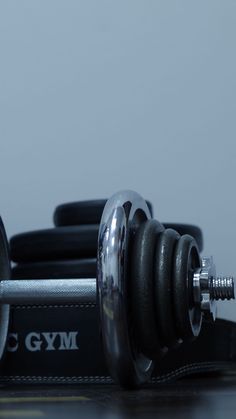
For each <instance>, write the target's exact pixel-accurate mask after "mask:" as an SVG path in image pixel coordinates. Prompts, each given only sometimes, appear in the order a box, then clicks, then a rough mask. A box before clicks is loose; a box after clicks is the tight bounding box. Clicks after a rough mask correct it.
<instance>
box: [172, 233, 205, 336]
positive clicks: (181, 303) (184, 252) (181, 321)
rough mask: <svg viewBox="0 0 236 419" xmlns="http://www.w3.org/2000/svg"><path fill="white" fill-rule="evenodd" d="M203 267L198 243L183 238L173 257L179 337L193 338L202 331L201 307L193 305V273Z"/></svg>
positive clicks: (189, 238) (185, 236) (176, 320)
mask: <svg viewBox="0 0 236 419" xmlns="http://www.w3.org/2000/svg"><path fill="white" fill-rule="evenodd" d="M200 267H201V261H200V257H199V253H198V248H197V244H196V241H195V240H194V238H193V237H191V236H188V235H187V234H186V235H184V236H181V237H180V239H179V240H178V242H177V244H176V246H175V252H174V257H173V278H172V289H173V302H174V305H173V309H174V313H175V322H176V329H177V332H178V337H179V338H181V339H184V338H188V339H189V338H190V339H191V338H193V337H195V336H198V334H199V332H200V329H201V321H202V314H201V309H200V306H199V307H198V306H196V304H194V303H193V301H192V300H193V289H192V286H193V272H194V270H195V269H197V268H200Z"/></svg>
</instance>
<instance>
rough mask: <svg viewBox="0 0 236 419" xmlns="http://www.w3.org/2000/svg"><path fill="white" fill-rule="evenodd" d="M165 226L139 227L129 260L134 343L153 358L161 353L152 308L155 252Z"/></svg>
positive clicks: (151, 222) (148, 223)
mask: <svg viewBox="0 0 236 419" xmlns="http://www.w3.org/2000/svg"><path fill="white" fill-rule="evenodd" d="M163 230H164V227H163V226H162V225H161V224H160V223H159V222H158V221H156V220H148V221H145V222H144V223H143V224H141V226H140V227H139V229H138V231H137V233H136V235H135V237H134V243H133V249H132V259H131V263H132V265H131V278H132V288H131V290H130V296H131V297H130V298H131V305H132V320H133V323H134V334H135V336H136V342H137V345H138V347H139V348H140V349H141V351H142V353H144V354H145V355H146V356H148V357H150V358H151V359H155V358H156V357H157V356H158V355H160V353H161V346H160V341H159V338H158V335H157V324H156V318H155V308H154V250H155V245H156V241H157V240H158V235H159V234H160V233H162V232H163Z"/></svg>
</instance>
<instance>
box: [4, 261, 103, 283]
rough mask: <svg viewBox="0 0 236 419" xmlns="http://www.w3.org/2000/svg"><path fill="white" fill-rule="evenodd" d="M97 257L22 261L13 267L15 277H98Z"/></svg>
mask: <svg viewBox="0 0 236 419" xmlns="http://www.w3.org/2000/svg"><path fill="white" fill-rule="evenodd" d="M96 271H97V260H96V259H79V260H61V261H49V262H34V263H21V264H19V265H16V266H14V267H13V268H12V278H13V279H31V278H32V279H38V278H41V279H47V278H49V279H57V278H58V279H63V278H96V275H97V272H96Z"/></svg>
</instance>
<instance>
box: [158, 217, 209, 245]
mask: <svg viewBox="0 0 236 419" xmlns="http://www.w3.org/2000/svg"><path fill="white" fill-rule="evenodd" d="M163 225H164V227H165V228H172V229H173V230H176V231H177V232H178V233H179V234H180V235H181V236H183V235H184V234H189V236H192V237H193V238H194V239H195V240H196V242H197V245H198V249H199V252H202V251H203V244H204V243H203V233H202V230H201V229H200V228H199V227H197V226H195V225H192V224H178V223H163Z"/></svg>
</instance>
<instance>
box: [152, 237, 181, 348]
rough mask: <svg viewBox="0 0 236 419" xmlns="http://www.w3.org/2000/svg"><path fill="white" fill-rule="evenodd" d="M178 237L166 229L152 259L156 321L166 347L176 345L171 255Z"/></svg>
mask: <svg viewBox="0 0 236 419" xmlns="http://www.w3.org/2000/svg"><path fill="white" fill-rule="evenodd" d="M179 238H180V235H179V234H178V233H177V231H175V230H172V229H166V230H165V231H164V232H163V233H161V234H160V235H159V237H158V240H157V246H156V250H155V257H154V292H155V310H156V321H157V324H158V330H159V333H160V338H161V340H162V342H163V344H164V345H166V346H167V347H172V346H175V345H176V344H177V343H178V337H177V333H176V327H175V321H174V310H173V300H172V271H173V254H174V250H175V246H176V243H177V241H178V239H179Z"/></svg>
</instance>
